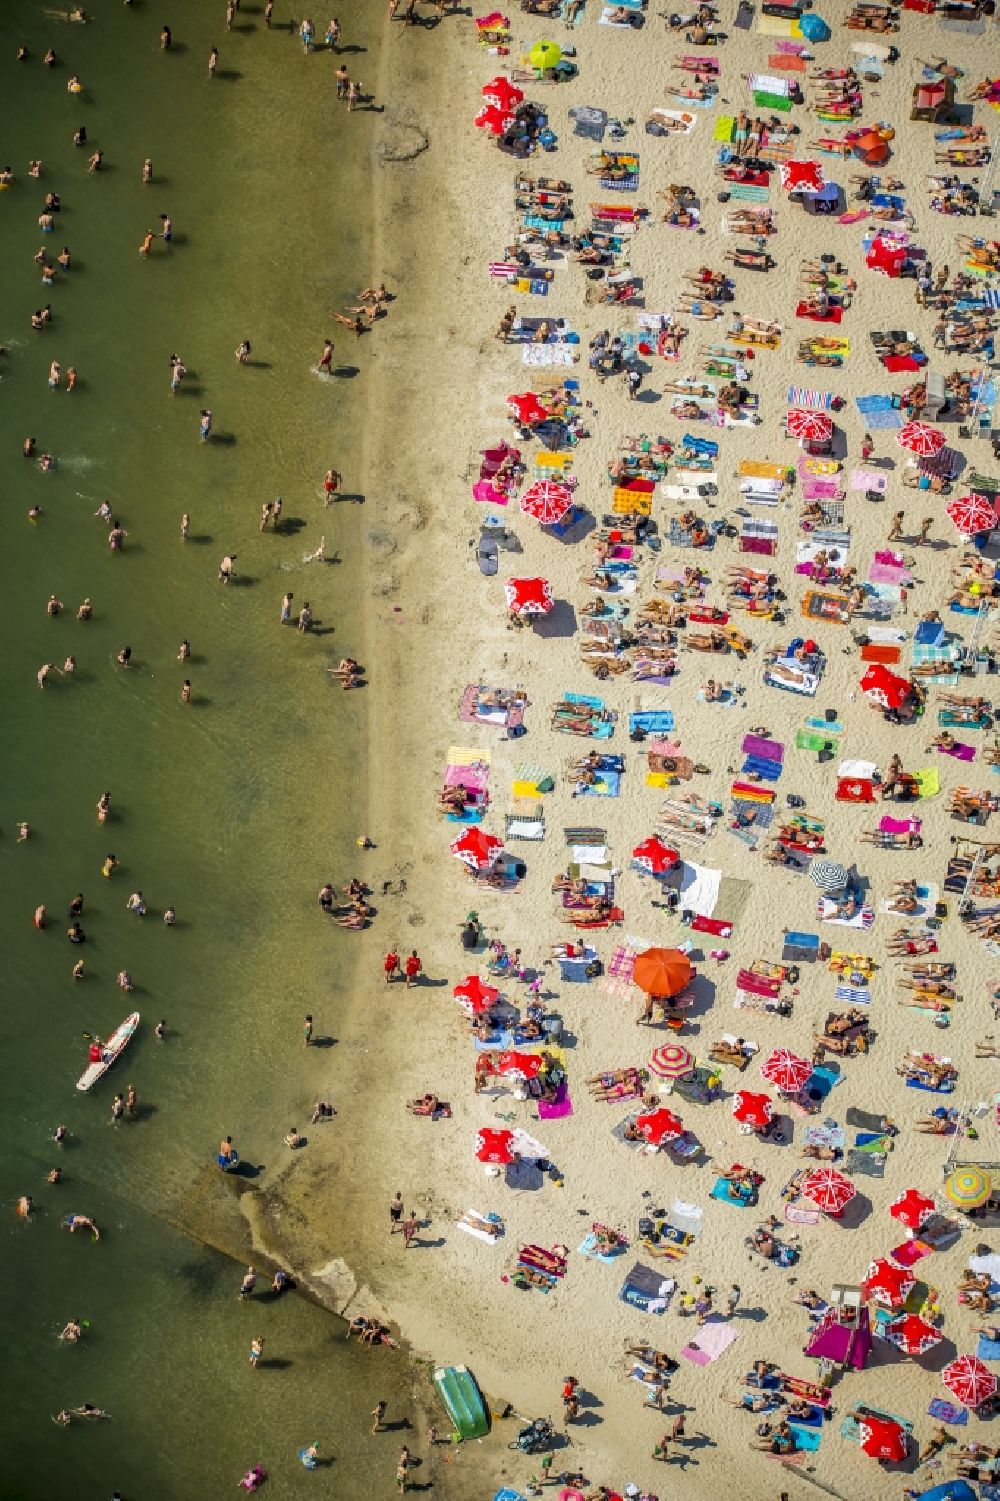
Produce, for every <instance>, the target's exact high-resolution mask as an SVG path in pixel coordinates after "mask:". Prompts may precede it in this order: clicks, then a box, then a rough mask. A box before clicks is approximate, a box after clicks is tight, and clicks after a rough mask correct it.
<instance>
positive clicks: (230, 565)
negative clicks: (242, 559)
mask: <svg viewBox="0 0 1000 1501" xmlns="http://www.w3.org/2000/svg"><path fill="white" fill-rule="evenodd" d="M235 567H236V554H235V553H234V552H227V553H226V555H225V557H224V558H223V560H222V562H221V563H220V564H219V580H220V582H221V583H223V584H228V583H230V582H231V581H232V578H233V573H234V571H235Z"/></svg>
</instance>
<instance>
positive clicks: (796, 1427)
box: [681, 1351, 823, 1454]
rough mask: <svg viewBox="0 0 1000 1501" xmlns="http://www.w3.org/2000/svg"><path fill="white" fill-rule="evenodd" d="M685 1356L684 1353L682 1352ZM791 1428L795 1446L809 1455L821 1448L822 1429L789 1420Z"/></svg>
mask: <svg viewBox="0 0 1000 1501" xmlns="http://www.w3.org/2000/svg"><path fill="white" fill-rule="evenodd" d="M681 1353H682V1354H683V1351H682V1352H681ZM788 1426H789V1428H790V1429H791V1430H792V1432H793V1433H794V1435H795V1446H796V1448H797V1449H800V1450H803V1451H804V1452H805V1453H807V1454H811V1453H815V1451H816V1450H817V1449H818V1448H819V1446H820V1441H821V1439H822V1437H823V1430H822V1429H821V1428H814V1427H811V1426H807V1425H806V1424H805V1423H801V1422H799V1423H796V1422H793V1421H792V1420H791V1419H789V1423H788Z"/></svg>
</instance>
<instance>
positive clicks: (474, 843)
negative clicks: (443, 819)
mask: <svg viewBox="0 0 1000 1501" xmlns="http://www.w3.org/2000/svg"><path fill="white" fill-rule="evenodd" d="M449 849H450V850H451V852H452V854H453V855H454V856H455V858H456V859H458V860H462V861H463V862H464V863H465V864H466V865H468V866H469V868H470V869H471V870H485V869H486V867H487V866H488V865H492V864H493V861H494V860H495V859H496V857H497V855H498V854H499V853H500V851H501V850H502V849H503V840H502V839H498V838H497V837H496V835H495V834H486V833H484V832H483V830H482V829H477V828H471V829H464V830H463V831H462V833H461V834H459V836H458V838H457V839H453V840H452V841H451V844H450V845H449Z"/></svg>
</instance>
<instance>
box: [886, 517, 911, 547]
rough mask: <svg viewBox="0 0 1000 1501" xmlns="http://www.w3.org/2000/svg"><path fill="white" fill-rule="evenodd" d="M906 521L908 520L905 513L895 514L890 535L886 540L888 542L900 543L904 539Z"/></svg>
mask: <svg viewBox="0 0 1000 1501" xmlns="http://www.w3.org/2000/svg"><path fill="white" fill-rule="evenodd" d="M905 520H906V512H905V511H897V512H896V514H895V516H893V518H892V525H891V526H890V528H889V535H888V536H887V537H886V539H885V540H886V541H887V542H898V541H900V539H901V538H902V535H903V522H904V521H905Z"/></svg>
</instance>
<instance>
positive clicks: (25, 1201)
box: [17, 1194, 35, 1220]
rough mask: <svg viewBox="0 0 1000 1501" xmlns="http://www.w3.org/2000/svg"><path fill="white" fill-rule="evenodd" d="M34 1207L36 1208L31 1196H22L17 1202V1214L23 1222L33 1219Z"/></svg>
mask: <svg viewBox="0 0 1000 1501" xmlns="http://www.w3.org/2000/svg"><path fill="white" fill-rule="evenodd" d="M34 1207H35V1206H34V1203H33V1202H32V1198H31V1195H30V1194H22V1195H21V1197H20V1198H19V1199H18V1201H17V1213H18V1216H19V1217H20V1218H21V1219H22V1220H30V1219H31V1211H32V1210H33V1209H34Z"/></svg>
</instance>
